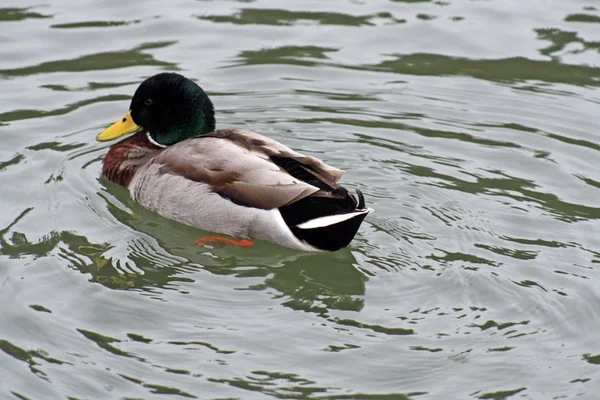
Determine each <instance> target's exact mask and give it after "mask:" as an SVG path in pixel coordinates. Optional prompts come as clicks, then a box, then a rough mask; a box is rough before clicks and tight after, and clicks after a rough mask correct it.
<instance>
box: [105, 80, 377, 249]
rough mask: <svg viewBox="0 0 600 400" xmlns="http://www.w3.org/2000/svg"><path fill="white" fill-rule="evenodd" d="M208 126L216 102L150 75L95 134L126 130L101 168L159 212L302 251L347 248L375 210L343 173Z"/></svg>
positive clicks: (185, 84) (250, 136)
mask: <svg viewBox="0 0 600 400" xmlns="http://www.w3.org/2000/svg"><path fill="white" fill-rule="evenodd" d="M215 128H216V122H215V111H214V106H213V103H212V101H211V100H210V99H209V97H208V95H207V94H206V93H205V92H204V90H203V89H202V88H201V87H200V86H199V85H198V84H197V83H195V82H194V81H193V80H191V79H188V78H186V77H185V76H183V75H180V74H178V73H172V72H163V73H159V74H156V75H154V76H151V77H149V78H147V79H146V80H144V81H143V82H142V83H141V84H140V85H139V87H138V88H137V90H136V91H135V93H134V95H133V97H132V99H131V103H130V105H129V111H127V113H126V114H125V116H123V117H122V118H121V119H119V120H117V122H115V123H114V124H112V125H110V126H109V127H108V128H106V129H105V130H104V131H102V132H101V133H100V134H99V135H98V136H97V138H96V139H97V140H98V141H100V142H106V141H112V140H115V139H118V138H121V137H123V136H127V137H125V138H124V139H122V140H121V141H119V142H117V143H116V144H114V145H112V146H110V148H109V150H108V152H107V153H106V155H105V157H104V159H103V161H102V174H103V175H104V176H105V177H106V178H108V179H109V180H110V181H112V182H114V183H116V184H118V185H121V186H123V187H125V188H127V189H128V191H129V193H130V195H131V197H132V199H133V200H134V201H136V202H137V203H139V204H140V205H142V206H143V207H145V208H147V209H149V210H151V211H153V212H155V213H157V214H159V215H161V216H162V217H164V218H167V219H170V220H174V221H177V222H179V223H182V224H185V225H188V226H191V227H194V228H198V229H201V230H204V231H209V232H214V233H217V234H220V235H227V236H230V237H233V238H236V239H243V243H252V240H262V241H267V242H271V243H275V244H277V245H279V246H282V247H287V248H291V249H296V250H301V251H336V250H339V249H342V248H344V247H347V246H348V245H349V244H350V242H351V241H352V239H353V238H354V237H355V235H356V233H357V231H358V229H359V227H360V225H361V224H362V222H363V220H364V219H365V217H366V216H367V215H368V214H369V213H371V212H372V211H373V210H372V209H371V208H368V207H366V205H365V198H364V195H363V194H362V192H361V191H360V190H358V189H357V190H356V191H355V193H356V195H354V194H352V193H350V192H349V191H348V190H347V189H346V188H344V187H343V186H341V185H339V184H338V181H339V180H340V178H341V177H342V175H343V173H344V171H342V170H340V169H338V168H335V167H332V166H330V165H327V164H326V163H324V162H323V161H321V160H320V159H318V158H316V157H313V156H308V155H304V154H301V153H298V152H296V151H294V150H292V149H291V148H289V147H287V146H285V145H284V144H282V143H280V142H278V141H275V140H273V139H270V138H268V137H266V136H263V135H260V134H258V133H254V132H250V131H246V130H240V129H215ZM224 240H225V241H227V240H228V239H226V238H224ZM229 241H231V242H232V243H233V240H232V239H229Z"/></svg>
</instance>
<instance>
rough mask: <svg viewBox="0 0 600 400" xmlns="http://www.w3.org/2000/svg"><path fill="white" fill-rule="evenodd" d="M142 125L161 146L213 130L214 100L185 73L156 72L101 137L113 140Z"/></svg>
mask: <svg viewBox="0 0 600 400" xmlns="http://www.w3.org/2000/svg"><path fill="white" fill-rule="evenodd" d="M141 129H144V130H145V131H147V132H148V137H149V139H150V140H151V141H153V142H155V144H159V145H161V146H170V145H172V144H175V143H177V142H180V141H182V140H184V139H188V138H191V137H194V136H198V135H201V134H203V133H208V132H212V131H214V130H215V111H214V108H213V104H212V102H211V101H210V99H209V98H208V96H207V95H206V93H205V92H204V90H202V88H201V87H200V86H198V85H197V84H196V83H195V82H193V81H191V80H189V79H188V78H186V77H184V76H183V75H179V74H175V73H161V74H157V75H154V76H152V77H150V78H148V79H146V80H145V81H144V82H142V84H141V85H140V86H139V87H138V88H137V90H136V91H135V94H134V95H133V98H132V99H131V105H130V106H129V112H128V113H127V114H126V115H125V117H123V118H122V119H121V120H120V121H117V122H116V123H114V124H113V125H112V126H110V127H109V128H107V129H106V130H105V131H104V132H102V133H101V134H100V135H98V137H97V139H98V140H100V141H105V140H112V139H116V138H117V137H120V136H122V135H126V134H128V133H132V132H136V131H139V130H141Z"/></svg>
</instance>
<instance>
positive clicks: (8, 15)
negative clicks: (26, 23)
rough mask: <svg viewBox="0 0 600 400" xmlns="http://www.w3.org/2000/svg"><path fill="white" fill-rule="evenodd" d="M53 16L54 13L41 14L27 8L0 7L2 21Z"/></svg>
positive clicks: (0, 19) (0, 20)
mask: <svg viewBox="0 0 600 400" xmlns="http://www.w3.org/2000/svg"><path fill="white" fill-rule="evenodd" d="M39 18H52V15H45V14H40V13H38V12H35V11H31V7H27V8H0V22H4V21H23V20H26V19H39Z"/></svg>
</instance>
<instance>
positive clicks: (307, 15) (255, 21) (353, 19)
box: [198, 8, 404, 26]
mask: <svg viewBox="0 0 600 400" xmlns="http://www.w3.org/2000/svg"><path fill="white" fill-rule="evenodd" d="M198 18H199V19H203V20H208V21H212V22H217V23H231V24H236V25H246V24H251V25H277V26H290V25H296V24H301V23H302V22H314V23H316V24H319V25H341V26H365V25H374V21H373V20H383V21H385V22H386V23H389V24H393V23H397V22H404V20H397V19H395V18H394V17H393V16H392V14H390V13H389V12H380V13H377V14H371V15H350V14H342V13H335V12H309V11H289V10H283V9H266V8H260V9H257V8H243V9H241V10H240V11H239V12H237V13H235V14H233V15H208V16H199V17H198Z"/></svg>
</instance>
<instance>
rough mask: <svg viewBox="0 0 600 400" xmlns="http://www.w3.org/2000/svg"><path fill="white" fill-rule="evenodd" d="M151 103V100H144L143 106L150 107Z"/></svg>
mask: <svg viewBox="0 0 600 400" xmlns="http://www.w3.org/2000/svg"><path fill="white" fill-rule="evenodd" d="M152 103H153V101H152V99H146V100H144V104H145V105H147V106H151V105H152Z"/></svg>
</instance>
